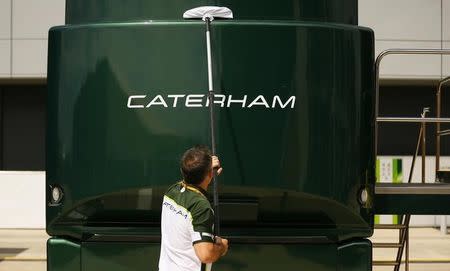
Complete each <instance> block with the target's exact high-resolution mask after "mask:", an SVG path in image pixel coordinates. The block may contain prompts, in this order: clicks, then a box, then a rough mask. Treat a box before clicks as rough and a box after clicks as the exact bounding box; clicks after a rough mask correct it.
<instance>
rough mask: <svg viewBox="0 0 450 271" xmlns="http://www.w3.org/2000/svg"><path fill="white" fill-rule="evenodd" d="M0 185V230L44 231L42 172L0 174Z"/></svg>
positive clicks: (8, 172)
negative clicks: (29, 229) (30, 229)
mask: <svg viewBox="0 0 450 271" xmlns="http://www.w3.org/2000/svg"><path fill="white" fill-rule="evenodd" d="M1 1H3V0H1ZM0 185H1V189H0V229H2V228H35V229H37V228H45V204H46V201H45V172H26V171H20V172H17V171H0Z"/></svg>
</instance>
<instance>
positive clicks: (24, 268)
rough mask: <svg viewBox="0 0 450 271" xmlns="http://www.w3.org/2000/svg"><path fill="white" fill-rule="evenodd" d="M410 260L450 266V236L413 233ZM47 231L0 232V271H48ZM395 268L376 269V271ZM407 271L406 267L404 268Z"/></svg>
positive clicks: (435, 269)
mask: <svg viewBox="0 0 450 271" xmlns="http://www.w3.org/2000/svg"><path fill="white" fill-rule="evenodd" d="M410 236H411V245H410V255H411V256H410V258H411V259H417V260H430V259H431V260H433V259H435V260H447V261H449V262H450V232H449V235H445V236H444V235H441V234H440V232H439V230H437V229H431V228H417V229H411V233H410ZM47 238H48V236H47V234H46V233H45V231H44V230H0V271H45V270H46V264H45V257H46V255H45V243H46V240H47ZM396 238H398V231H394V230H377V232H376V233H375V235H374V237H373V238H372V241H373V242H395V240H396ZM395 253H396V251H395V250H394V249H385V248H376V249H374V260H393V259H394V257H395ZM384 270H386V271H387V270H389V271H390V270H392V267H374V271H384ZM401 270H404V267H402V268H401ZM409 270H410V271H444V270H445V271H449V270H450V263H448V264H437V263H436V264H411V266H410V269H409Z"/></svg>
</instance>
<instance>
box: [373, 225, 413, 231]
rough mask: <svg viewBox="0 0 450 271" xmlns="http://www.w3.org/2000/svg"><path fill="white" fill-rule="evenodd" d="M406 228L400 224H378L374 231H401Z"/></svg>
mask: <svg viewBox="0 0 450 271" xmlns="http://www.w3.org/2000/svg"><path fill="white" fill-rule="evenodd" d="M405 228H406V226H405V225H402V224H398V225H397V224H378V225H375V229H380V230H401V229H405Z"/></svg>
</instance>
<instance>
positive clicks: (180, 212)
mask: <svg viewBox="0 0 450 271" xmlns="http://www.w3.org/2000/svg"><path fill="white" fill-rule="evenodd" d="M163 206H164V207H167V208H168V209H169V210H170V211H172V212H173V213H174V214H175V215H180V216H182V217H183V218H184V219H187V218H188V214H187V212H186V211H183V210H181V209H180V208H177V206H174V205H173V204H172V203H170V202H167V201H164V202H163Z"/></svg>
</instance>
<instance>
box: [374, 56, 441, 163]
mask: <svg viewBox="0 0 450 271" xmlns="http://www.w3.org/2000/svg"><path fill="white" fill-rule="evenodd" d="M388 55H450V49H388V50H384V51H382V52H381V53H380V54H379V55H378V57H377V59H376V60H375V131H374V132H375V146H374V147H375V151H374V154H375V160H376V158H377V154H378V122H377V120H378V113H379V100H380V64H381V61H382V60H383V59H384V57H386V56H388ZM414 122H416V121H414ZM417 122H422V121H417ZM430 122H431V121H430ZM434 122H437V121H434ZM446 122H447V121H446ZM448 122H450V121H448Z"/></svg>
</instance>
